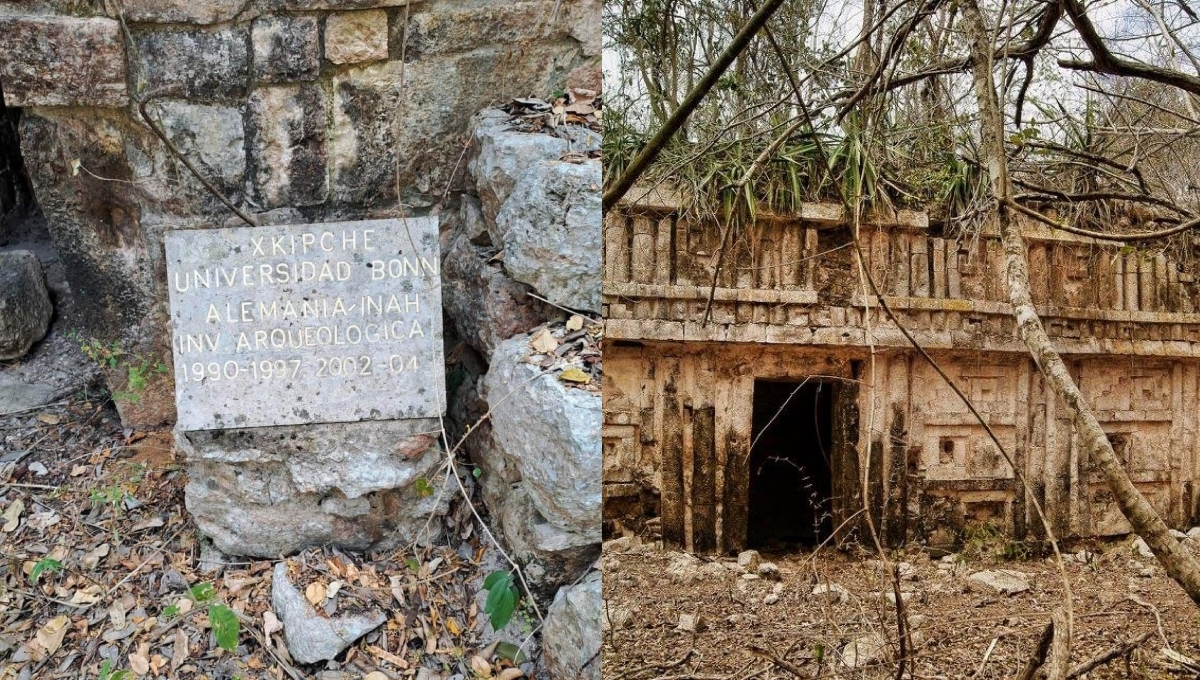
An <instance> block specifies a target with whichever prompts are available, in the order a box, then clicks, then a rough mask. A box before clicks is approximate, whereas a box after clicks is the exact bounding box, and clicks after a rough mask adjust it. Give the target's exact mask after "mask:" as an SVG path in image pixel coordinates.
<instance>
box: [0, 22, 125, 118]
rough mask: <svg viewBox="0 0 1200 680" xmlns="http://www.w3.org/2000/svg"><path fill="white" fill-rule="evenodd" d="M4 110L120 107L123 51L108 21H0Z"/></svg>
mask: <svg viewBox="0 0 1200 680" xmlns="http://www.w3.org/2000/svg"><path fill="white" fill-rule="evenodd" d="M0 80H2V81H3V82H4V101H5V104H7V105H8V106H100V107H120V106H124V105H125V103H126V101H127V99H128V96H127V93H126V90H125V49H124V46H123V45H122V42H121V26H120V24H118V23H117V22H116V21H113V20H112V19H103V18H93V19H76V18H74V17H0Z"/></svg>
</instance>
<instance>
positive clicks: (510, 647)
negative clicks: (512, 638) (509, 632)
mask: <svg viewBox="0 0 1200 680" xmlns="http://www.w3.org/2000/svg"><path fill="white" fill-rule="evenodd" d="M496 656H498V657H500V658H501V659H507V660H509V661H511V662H513V663H523V662H524V661H525V658H526V657H525V652H522V651H521V648H520V647H518V646H516V645H514V644H513V643H511V642H501V643H499V644H497V645H496Z"/></svg>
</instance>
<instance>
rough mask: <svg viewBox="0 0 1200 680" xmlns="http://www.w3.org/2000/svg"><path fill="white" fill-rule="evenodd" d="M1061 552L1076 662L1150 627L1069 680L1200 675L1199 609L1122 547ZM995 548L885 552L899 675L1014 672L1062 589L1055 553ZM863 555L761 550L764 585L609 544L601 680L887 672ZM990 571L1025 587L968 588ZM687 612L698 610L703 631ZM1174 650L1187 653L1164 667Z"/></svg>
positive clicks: (893, 667)
mask: <svg viewBox="0 0 1200 680" xmlns="http://www.w3.org/2000/svg"><path fill="white" fill-rule="evenodd" d="M1071 548H1072V549H1073V550H1075V551H1078V552H1077V553H1075V554H1070V555H1069V556H1068V559H1067V562H1066V570H1067V574H1068V580H1069V583H1070V588H1071V591H1072V593H1073V595H1074V621H1075V634H1074V643H1073V649H1072V655H1071V665H1072V667H1073V668H1074V667H1076V666H1078V665H1079V664H1082V663H1083V662H1085V661H1087V660H1090V659H1092V658H1094V657H1097V656H1099V655H1101V654H1103V653H1104V652H1106V651H1109V650H1112V649H1115V648H1117V647H1118V646H1120V645H1121V644H1122V643H1124V642H1126V641H1129V640H1132V639H1136V638H1138V637H1139V636H1141V635H1142V634H1143V633H1149V634H1150V636H1149V637H1148V638H1147V639H1146V640H1145V641H1144V642H1142V643H1141V644H1139V645H1137V646H1136V648H1135V649H1134V650H1133V651H1132V652H1131V653H1129V654H1126V655H1122V656H1121V657H1119V658H1117V659H1115V660H1113V661H1111V662H1108V663H1106V664H1104V665H1102V666H1100V667H1099V668H1097V669H1096V670H1093V671H1092V672H1090V673H1089V674H1086V675H1082V676H1080V677H1086V678H1167V677H1197V675H1198V673H1197V670H1200V669H1198V668H1189V665H1188V660H1195V659H1200V607H1197V606H1196V605H1195V604H1193V603H1192V602H1191V601H1190V600H1189V599H1188V598H1187V596H1186V595H1185V594H1184V593H1183V591H1182V590H1181V589H1180V588H1179V587H1178V586H1177V585H1176V584H1175V583H1174V582H1173V581H1171V580H1170V579H1168V578H1167V577H1166V576H1165V575H1164V574H1163V571H1162V569H1161V567H1159V566H1158V565H1157V563H1155V562H1154V560H1153V559H1148V558H1144V557H1141V556H1139V555H1137V554H1136V552H1135V550H1134V548H1133V547H1132V546H1131V541H1129V540H1124V541H1114V542H1109V543H1104V544H1099V543H1091V544H1087V545H1078V546H1071ZM1198 548H1200V546H1198ZM999 552H1001V551H1000V550H994V551H993V550H990V549H988V548H987V546H984V547H983V549H973V550H968V551H965V552H962V553H959V554H954V555H949V556H943V557H942V558H941V559H933V558H931V557H930V555H928V554H926V553H923V552H920V551H917V550H907V551H903V552H899V553H896V554H895V555H894V559H895V560H897V561H902V562H903V565H902V572H901V573H902V574H903V576H902V579H901V581H900V585H901V590H902V591H903V592H907V593H910V594H908V595H905V596H904V599H905V601H906V603H907V605H906V609H907V610H908V612H907V613H908V617H909V620H910V622H911V628H912V631H913V641H914V648H915V649H914V651H913V652H912V653H910V654H909V655H908V657H909V659H910V661H909V664H908V666H907V668H906V674H905V677H910V678H922V679H925V678H928V679H935V678H972V677H973V678H1012V677H1015V676H1016V674H1017V673H1018V672H1019V671H1020V670H1021V668H1022V667H1023V666H1024V665H1025V664H1026V662H1027V660H1028V659H1029V657H1030V655H1031V654H1032V653H1033V651H1034V649H1035V648H1036V646H1037V642H1038V639H1039V638H1040V636H1041V634H1042V631H1043V630H1044V628H1045V626H1046V624H1047V622H1048V621H1049V620H1050V613H1051V612H1052V611H1053V610H1054V609H1055V608H1057V607H1060V606H1062V604H1063V590H1064V587H1063V582H1062V579H1061V576H1060V572H1059V570H1058V567H1057V565H1056V563H1054V562H1053V561H1052V560H1049V559H1046V558H1037V557H1035V558H1027V559H1023V560H1018V561H1005V560H1001V559H998V558H996V557H995V555H996V554H997V553H999ZM1089 553H1091V554H1089ZM870 557H871V556H870V555H866V554H862V553H859V554H854V553H847V552H840V551H838V550H831V549H827V550H822V551H818V552H796V553H790V554H764V555H762V560H763V561H770V562H772V563H773V564H774V565H776V566H777V567H778V579H777V580H776V579H773V578H772V574H771V573H770V569H769V568H768V569H767V573H766V577H758V576H757V574H754V575H753V576H744V575H743V574H745V573H746V571H745V570H744V569H743V568H741V567H739V565H738V561H737V559H735V558H721V557H718V558H697V557H694V556H691V555H687V554H684V553H678V552H670V551H663V550H661V549H660V548H657V547H655V546H652V545H644V544H640V543H639V542H637V541H636V540H631V539H628V538H625V539H618V540H616V541H609V542H607V543H606V544H605V547H604V557H603V569H604V597H605V621H604V646H603V659H604V665H603V669H604V670H603V677H604V678H605V679H606V680H652V679H657V680H668V679H669V680H686V679H697V680H742V679H746V678H759V679H761V680H771V679H774V678H795V677H804V678H835V677H837V678H892V677H896V672H897V666H898V663H897V661H896V660H895V659H896V658H898V656H899V646H898V644H897V634H896V630H897V623H896V621H897V616H896V608H895V606H894V605H893V604H892V601H891V598H888V596H887V595H886V594H885V593H886V592H887V591H890V590H891V589H892V588H891V576H890V572H888V571H887V570H886V569H884V568H882V566H881V563H880V561H879V560H874V559H870ZM996 569H1005V570H1012V571H1016V572H1020V573H1021V574H1020V575H1021V578H1023V579H1024V580H1027V581H1028V585H1029V586H1030V587H1029V589H1028V590H1027V591H1025V592H1021V593H1018V594H1013V595H1006V594H1002V593H1000V592H996V591H994V590H991V589H990V588H987V587H986V586H981V585H973V584H972V581H971V580H970V579H969V576H970V575H972V574H974V573H976V572H979V571H984V570H996ZM833 584H836V585H839V586H841V587H842V588H843V589H844V590H845V591H846V592H845V593H841V592H840V591H838V589H836V588H834V587H833ZM814 589H816V590H818V591H821V590H826V591H832V592H826V593H825V594H823V595H822V594H814ZM681 617H683V618H681ZM688 617H699V619H700V623H699V625H696V624H695V623H693V622H692V621H689V620H687V619H688ZM693 621H694V619H693ZM879 635H882V636H884V638H885V639H883V640H881V639H878V637H877V636H879ZM854 641H858V644H857V645H854V644H852V643H853V642H854ZM881 643H882V644H881ZM1164 648H1169V651H1167V652H1164V651H1163V650H1164ZM856 652H857V654H856ZM1172 653H1176V654H1182V655H1183V656H1184V657H1187V659H1186V660H1179V659H1180V657H1178V656H1176V657H1173V658H1174V659H1176V660H1172V658H1171V655H1172ZM856 657H857V658H856ZM788 667H790V669H791V670H788Z"/></svg>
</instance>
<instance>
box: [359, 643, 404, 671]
mask: <svg viewBox="0 0 1200 680" xmlns="http://www.w3.org/2000/svg"><path fill="white" fill-rule="evenodd" d="M367 651H368V652H370V653H371V654H373V655H375V658H377V659H379V660H381V661H386V662H388V663H390V664H392V665H393V666H395V667H396V668H399V669H402V670H404V669H407V668H408V666H409V663H408V662H407V661H405V660H404V659H402V658H400V657H398V656H396V655H395V654H392V653H391V652H389V651H387V650H386V649H383V648H381V647H378V646H376V645H367Z"/></svg>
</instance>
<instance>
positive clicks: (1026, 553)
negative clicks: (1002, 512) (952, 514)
mask: <svg viewBox="0 0 1200 680" xmlns="http://www.w3.org/2000/svg"><path fill="white" fill-rule="evenodd" d="M962 541H963V547H962V550H961V551H960V553H959V557H960V559H962V560H963V561H976V560H981V559H989V558H990V559H1000V560H1005V561H1014V562H1015V561H1022V560H1026V559H1029V557H1030V556H1031V555H1032V554H1033V550H1032V549H1031V548H1030V546H1029V544H1027V543H1025V542H1024V541H1017V540H1013V539H1012V538H1010V537H1009V536H1007V535H1006V534H1005V532H1004V530H1003V529H1002V528H1001V527H1000V526H999V525H997V524H996V523H994V522H982V523H976V524H970V525H967V526H966V527H965V528H964V529H963V530H962Z"/></svg>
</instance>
